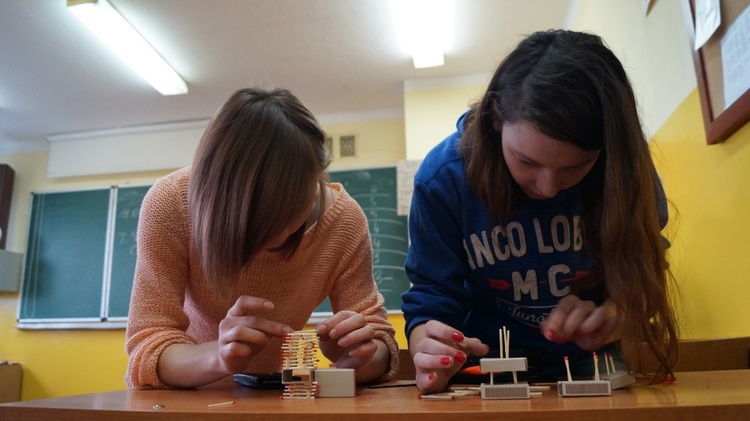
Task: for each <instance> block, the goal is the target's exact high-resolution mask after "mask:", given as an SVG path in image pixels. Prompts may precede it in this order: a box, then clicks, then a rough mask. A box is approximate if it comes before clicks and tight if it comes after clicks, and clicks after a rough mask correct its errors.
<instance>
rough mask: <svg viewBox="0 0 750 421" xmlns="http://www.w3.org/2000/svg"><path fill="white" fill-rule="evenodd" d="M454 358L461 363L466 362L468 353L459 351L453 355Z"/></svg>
mask: <svg viewBox="0 0 750 421" xmlns="http://www.w3.org/2000/svg"><path fill="white" fill-rule="evenodd" d="M453 358H454V359H455V360H456V361H458V362H460V363H462V362H466V354H464V353H463V352H459V353H457V354H456V355H454V356H453Z"/></svg>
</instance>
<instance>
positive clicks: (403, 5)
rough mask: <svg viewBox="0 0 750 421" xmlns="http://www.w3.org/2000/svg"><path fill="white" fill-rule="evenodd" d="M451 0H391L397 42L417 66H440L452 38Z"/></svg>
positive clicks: (418, 67)
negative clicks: (398, 38) (398, 41)
mask: <svg viewBox="0 0 750 421" xmlns="http://www.w3.org/2000/svg"><path fill="white" fill-rule="evenodd" d="M453 3H454V2H453V0H391V8H392V10H393V16H394V19H395V21H396V27H397V28H398V32H399V37H400V39H401V43H402V44H403V45H404V48H405V49H406V51H407V52H408V53H409V54H411V56H412V59H413V60H414V67H415V68H417V69H421V68H425V67H435V66H442V65H443V64H444V58H443V53H444V51H445V49H446V48H447V47H448V45H449V44H450V42H451V39H452V38H453V20H452V17H453Z"/></svg>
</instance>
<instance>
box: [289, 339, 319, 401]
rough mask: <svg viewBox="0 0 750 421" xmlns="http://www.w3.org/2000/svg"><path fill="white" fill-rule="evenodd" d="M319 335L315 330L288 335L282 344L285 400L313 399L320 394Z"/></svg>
mask: <svg viewBox="0 0 750 421" xmlns="http://www.w3.org/2000/svg"><path fill="white" fill-rule="evenodd" d="M317 348H318V335H317V333H315V331H313V330H302V331H296V332H291V333H287V334H286V335H284V337H283V338H282V344H281V382H282V383H283V384H284V392H283V394H282V396H281V397H282V398H283V399H311V398H314V397H315V396H316V395H317V394H318V383H317V382H316V381H315V369H317V368H318V360H317V357H316V354H315V352H316V349H317Z"/></svg>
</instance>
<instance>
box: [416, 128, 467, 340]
mask: <svg viewBox="0 0 750 421" xmlns="http://www.w3.org/2000/svg"><path fill="white" fill-rule="evenodd" d="M457 136H458V134H454V136H453V137H454V139H453V142H447V141H446V142H444V144H443V145H442V146H443V147H444V148H445V150H448V148H451V147H453V148H455V141H456V139H457ZM459 160H460V158H455V157H454V159H453V160H452V161H451V163H448V162H446V161H442V160H440V159H432V157H431V156H430V155H428V157H427V158H426V159H425V161H424V162H423V163H422V166H421V167H420V169H419V171H418V172H417V175H416V176H415V182H414V192H413V196H412V204H411V210H410V215H409V237H410V241H411V244H410V246H409V252H408V254H407V257H406V273H407V275H408V277H409V280H410V281H411V283H412V287H411V288H410V289H409V291H407V292H406V293H404V294H403V295H402V300H403V304H402V310H403V313H404V317H405V319H406V336H407V338H408V337H409V335H410V334H411V331H412V329H414V327H415V326H417V325H419V324H422V323H426V322H427V321H429V320H437V321H440V322H442V323H445V324H447V325H449V326H453V327H455V328H457V329H460V328H461V325H462V323H463V320H464V319H465V318H466V314H467V312H468V311H469V307H470V303H471V295H470V292H469V290H468V289H467V288H465V287H464V282H465V280H466V279H468V278H469V274H470V270H469V266H468V262H467V260H466V252H465V251H464V246H463V234H462V228H461V220H462V213H463V212H462V210H461V209H462V204H461V199H460V198H461V196H462V190H463V187H462V186H463V184H464V178H463V171H462V169H461V167H460V165H458V164H457V162H458V161H459ZM434 161H437V162H434Z"/></svg>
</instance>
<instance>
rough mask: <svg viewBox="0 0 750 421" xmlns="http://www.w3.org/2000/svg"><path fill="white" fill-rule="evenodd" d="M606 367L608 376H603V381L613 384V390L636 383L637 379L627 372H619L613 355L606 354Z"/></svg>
mask: <svg viewBox="0 0 750 421" xmlns="http://www.w3.org/2000/svg"><path fill="white" fill-rule="evenodd" d="M604 365H605V366H606V367H607V374H602V379H604V380H608V381H609V382H610V383H611V384H612V390H615V389H619V388H622V387H625V386H630V385H631V384H633V383H635V382H636V380H635V377H633V375H631V374H630V373H628V372H627V371H617V369H616V368H615V360H614V358H612V354H609V353H604ZM610 365H611V367H612V369H611V370H610Z"/></svg>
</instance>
